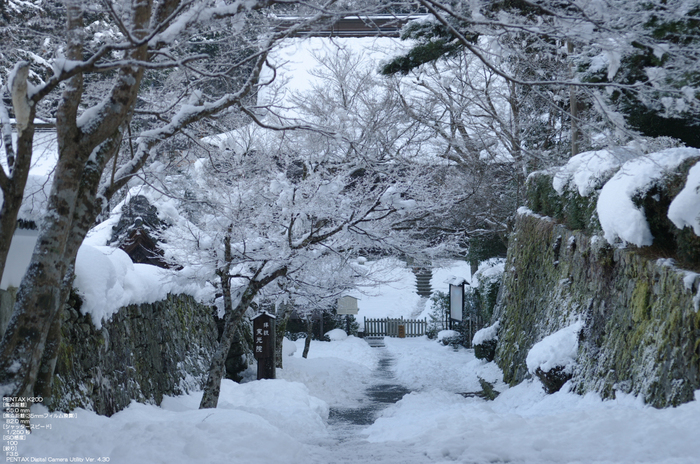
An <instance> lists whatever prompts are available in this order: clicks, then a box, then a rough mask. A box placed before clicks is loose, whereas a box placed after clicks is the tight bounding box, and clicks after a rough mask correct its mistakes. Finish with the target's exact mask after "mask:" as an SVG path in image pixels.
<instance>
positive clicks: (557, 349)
mask: <svg viewBox="0 0 700 464" xmlns="http://www.w3.org/2000/svg"><path fill="white" fill-rule="evenodd" d="M582 328H583V322H581V321H578V322H575V323H574V324H572V325H570V326H569V327H566V328H564V329H561V330H558V331H556V332H554V333H553V334H551V335H547V336H546V337H544V338H543V339H542V340H541V341H539V342H537V343H535V346H533V347H532V348H531V349H530V351H529V352H528V354H527V359H526V360H525V362H526V364H527V370H528V371H529V372H530V373H533V374H534V373H535V371H536V370H537V369H538V368H539V369H541V370H542V371H543V372H549V371H550V370H551V369H553V368H555V367H557V366H562V367H564V372H565V373H567V374H570V373H571V372H572V369H573V367H574V365H575V364H576V356H577V355H578V334H579V332H580V331H581V329H582Z"/></svg>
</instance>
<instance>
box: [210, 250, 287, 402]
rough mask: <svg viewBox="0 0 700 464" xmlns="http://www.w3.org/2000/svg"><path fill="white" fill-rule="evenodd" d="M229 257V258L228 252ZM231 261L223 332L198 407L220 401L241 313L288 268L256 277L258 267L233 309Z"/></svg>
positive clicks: (224, 285)
mask: <svg viewBox="0 0 700 464" xmlns="http://www.w3.org/2000/svg"><path fill="white" fill-rule="evenodd" d="M226 245H227V248H228V249H230V248H229V246H230V244H229V243H227V244H226ZM228 257H230V254H229V256H228ZM230 264H231V262H230V261H229V262H228V263H227V265H226V271H225V272H226V275H223V276H222V290H223V294H224V307H225V309H226V313H225V316H224V320H225V322H224V332H223V334H221V340H220V341H219V346H217V348H216V351H214V355H213V356H212V360H211V365H210V366H209V372H208V374H207V380H206V381H205V382H204V394H203V395H202V401H201V402H200V403H199V409H206V408H215V407H216V406H217V404H218V403H219V393H220V392H221V379H223V378H224V373H225V371H226V355H227V354H228V352H229V350H230V349H231V343H232V342H233V336H234V335H235V333H236V328H238V324H239V323H240V322H241V319H243V315H244V314H245V312H246V310H247V309H248V306H250V304H251V303H252V302H253V300H254V299H255V296H256V295H257V294H258V292H259V291H260V290H262V289H263V288H264V287H265V286H266V285H267V284H269V283H270V282H272V281H274V280H275V279H277V278H278V277H282V276H283V275H285V274H286V273H287V268H286V266H285V267H281V268H277V269H276V270H275V271H274V272H272V273H271V274H269V275H267V276H266V277H264V278H262V279H260V280H257V276H258V275H259V274H260V272H261V271H262V270H263V268H264V267H265V265H264V264H263V265H262V266H261V267H260V268H259V269H258V271H257V273H256V276H255V277H254V278H252V279H251V280H250V282H249V283H248V287H247V288H246V289H245V291H244V292H243V295H242V296H241V298H240V301H239V302H238V304H237V305H236V307H235V308H233V300H232V298H231V283H230V280H231V278H230V277H229V276H228V269H229V267H230Z"/></svg>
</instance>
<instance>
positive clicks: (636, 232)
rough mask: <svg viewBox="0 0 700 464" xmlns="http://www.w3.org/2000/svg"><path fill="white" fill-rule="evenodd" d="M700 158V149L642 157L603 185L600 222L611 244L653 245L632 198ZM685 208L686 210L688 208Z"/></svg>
mask: <svg viewBox="0 0 700 464" xmlns="http://www.w3.org/2000/svg"><path fill="white" fill-rule="evenodd" d="M698 156H700V150H698V149H695V148H670V149H667V150H663V151H660V152H657V153H652V154H650V155H644V156H640V157H638V158H635V159H632V160H630V161H627V162H626V163H625V164H624V165H622V167H621V168H620V170H619V171H618V172H617V173H616V174H615V175H614V176H613V177H612V179H610V180H609V181H608V182H607V183H606V184H605V186H603V189H602V190H601V191H600V196H599V197H598V204H597V211H598V219H599V220H600V225H601V226H602V228H603V232H604V236H605V239H606V240H607V241H608V243H610V244H613V243H615V242H616V241H617V240H618V239H620V240H622V241H623V242H629V243H633V244H635V245H637V246H649V245H651V244H652V242H653V240H654V237H653V236H652V235H651V231H650V230H649V224H648V223H647V220H646V217H645V215H644V211H642V210H641V209H639V208H638V207H637V206H635V204H634V202H633V201H632V198H633V197H634V196H635V195H637V194H640V193H641V194H643V193H644V192H646V191H647V190H648V189H649V188H650V187H651V186H653V185H654V183H655V182H657V181H659V180H660V179H661V178H662V177H663V176H664V175H665V174H666V173H668V172H669V171H672V170H673V169H675V168H676V167H678V165H680V164H681V163H682V162H683V161H685V160H686V159H688V158H692V157H698ZM682 209H683V210H684V211H686V207H683V208H682ZM688 209H689V208H688Z"/></svg>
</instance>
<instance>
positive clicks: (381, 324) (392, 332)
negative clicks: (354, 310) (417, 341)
mask: <svg viewBox="0 0 700 464" xmlns="http://www.w3.org/2000/svg"><path fill="white" fill-rule="evenodd" d="M400 327H403V329H400ZM427 327H428V321H427V320H426V319H423V320H421V319H404V318H403V317H400V318H398V319H391V318H386V319H367V318H365V337H377V336H386V337H400V335H401V333H402V332H400V331H401V330H403V336H404V337H421V336H423V335H425V331H426V329H427ZM402 338H403V337H402Z"/></svg>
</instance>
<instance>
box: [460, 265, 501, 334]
mask: <svg viewBox="0 0 700 464" xmlns="http://www.w3.org/2000/svg"><path fill="white" fill-rule="evenodd" d="M505 263H506V260H505V259H504V258H491V259H488V260H486V261H483V262H481V263H480V264H479V269H478V270H477V271H476V272H475V273H474V275H473V276H472V283H471V291H472V292H473V295H474V296H473V298H472V300H476V301H473V304H476V306H477V307H476V313H477V318H478V319H479V320H480V321H483V322H484V323H488V321H490V320H491V316H492V315H493V309H494V307H495V306H496V299H497V298H498V290H499V289H500V288H501V282H502V281H503V272H504V271H505ZM467 298H468V299H469V297H468V296H467Z"/></svg>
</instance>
